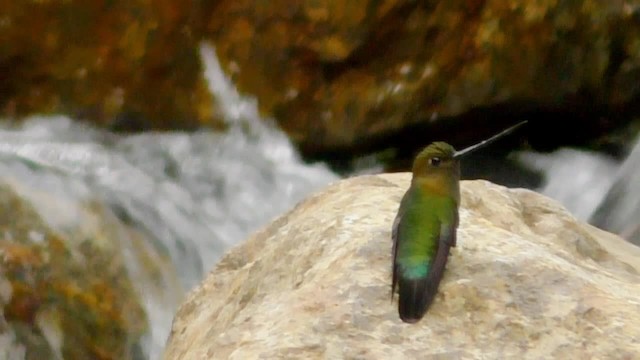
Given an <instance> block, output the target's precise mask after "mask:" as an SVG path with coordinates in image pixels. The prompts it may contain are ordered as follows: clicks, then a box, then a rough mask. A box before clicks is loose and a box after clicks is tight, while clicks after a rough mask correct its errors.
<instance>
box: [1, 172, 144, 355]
mask: <svg viewBox="0 0 640 360" xmlns="http://www.w3.org/2000/svg"><path fill="white" fill-rule="evenodd" d="M50 185H51V186H52V187H55V184H53V183H50ZM36 206H37V207H38V208H36ZM103 211H104V208H103V207H102V206H100V205H99V204H96V203H85V204H82V205H77V206H76V205H75V204H71V203H70V202H68V201H67V200H65V199H60V198H57V197H56V195H54V194H53V193H52V192H47V191H44V190H42V189H41V190H38V189H34V188H32V187H29V185H25V184H24V183H22V184H20V183H16V182H15V181H12V180H11V179H10V178H8V177H7V176H6V175H5V176H4V177H3V179H2V180H1V181H0V259H1V261H0V309H1V310H2V311H0V344H4V345H6V347H5V346H0V348H1V350H0V357H2V358H12V357H11V356H14V355H16V354H25V355H26V358H27V359H54V358H59V359H62V358H64V359H133V358H140V355H141V354H142V351H143V349H142V345H141V344H142V341H143V339H142V336H143V334H145V332H146V331H147V330H148V329H147V316H146V314H145V310H144V308H143V305H142V304H141V301H140V298H139V296H138V294H137V293H136V291H135V288H134V284H133V283H132V279H131V277H130V274H129V272H128V269H127V267H126V266H125V258H124V255H123V251H122V249H121V247H122V246H126V245H123V243H122V242H121V241H125V239H127V238H128V237H127V230H126V229H125V228H123V226H122V225H120V224H118V223H117V221H115V220H114V219H112V218H110V216H109V214H108V213H106V214H105V213H103ZM44 214H47V215H46V216H44ZM72 224H73V225H72ZM129 231H130V230H129ZM127 241H128V240H127ZM130 255H131V253H130ZM130 255H129V256H130ZM3 356H5V357H3Z"/></svg>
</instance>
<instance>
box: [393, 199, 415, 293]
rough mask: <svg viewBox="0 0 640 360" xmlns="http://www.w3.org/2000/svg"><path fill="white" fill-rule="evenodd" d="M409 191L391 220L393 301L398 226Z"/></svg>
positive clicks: (396, 277)
mask: <svg viewBox="0 0 640 360" xmlns="http://www.w3.org/2000/svg"><path fill="white" fill-rule="evenodd" d="M409 191H411V189H409V190H407V192H406V193H405V194H404V196H403V197H402V200H401V201H400V206H399V207H398V214H397V215H396V218H395V220H393V227H392V228H391V240H393V248H392V250H391V253H392V254H393V264H392V270H391V272H392V278H391V300H392V301H393V295H394V294H395V292H396V285H398V266H397V264H396V256H397V255H398V233H399V231H400V230H399V228H400V226H399V225H400V221H402V216H404V211H405V209H406V205H405V203H406V202H407V201H408V200H407V199H408V198H409Z"/></svg>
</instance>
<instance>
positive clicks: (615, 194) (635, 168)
mask: <svg viewBox="0 0 640 360" xmlns="http://www.w3.org/2000/svg"><path fill="white" fill-rule="evenodd" d="M638 184H640V137H639V138H638V139H637V140H636V144H635V146H634V148H633V150H632V151H631V153H630V154H629V156H628V157H627V158H626V159H625V160H624V162H623V163H622V165H621V166H620V169H619V170H618V171H617V172H616V174H615V183H614V184H613V186H611V189H610V190H609V191H608V193H607V196H606V197H605V198H604V200H603V201H602V202H601V203H600V205H599V206H598V209H597V210H596V212H595V213H594V214H593V216H592V217H591V219H590V220H589V221H590V222H591V223H592V224H594V225H596V226H599V227H601V228H603V229H605V230H608V231H611V232H614V233H617V234H619V235H621V236H622V237H624V238H625V239H627V240H629V241H631V242H633V243H634V244H636V245H639V246H640V186H638Z"/></svg>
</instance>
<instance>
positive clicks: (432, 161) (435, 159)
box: [429, 157, 442, 167]
mask: <svg viewBox="0 0 640 360" xmlns="http://www.w3.org/2000/svg"><path fill="white" fill-rule="evenodd" d="M441 162H442V160H441V159H440V158H439V157H432V158H431V159H429V164H430V165H431V166H435V167H438V166H440V163H441Z"/></svg>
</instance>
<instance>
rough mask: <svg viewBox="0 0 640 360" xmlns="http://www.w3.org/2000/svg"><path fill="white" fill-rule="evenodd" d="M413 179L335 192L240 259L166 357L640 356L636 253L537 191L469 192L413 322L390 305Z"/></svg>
mask: <svg viewBox="0 0 640 360" xmlns="http://www.w3.org/2000/svg"><path fill="white" fill-rule="evenodd" d="M409 178H410V176H409V175H408V174H396V175H379V176H366V177H359V178H353V179H348V180H344V181H340V182H338V183H335V184H334V185H332V186H330V187H329V188H327V189H326V190H325V191H324V192H322V193H319V194H317V195H315V196H312V197H310V198H308V199H307V200H306V201H304V202H302V203H301V204H299V205H298V206H297V207H296V208H295V209H293V210H292V211H291V212H289V213H288V214H286V215H284V216H283V217H281V218H279V219H278V220H276V221H274V222H273V223H272V224H271V225H270V226H268V227H266V228H265V229H264V230H262V231H260V232H258V233H257V234H255V235H254V236H252V237H251V238H250V239H248V241H246V242H245V243H243V244H242V245H240V246H238V247H236V248H235V249H233V250H232V251H230V252H229V253H228V254H227V255H226V256H225V257H224V258H223V260H222V261H220V263H219V264H218V265H217V266H216V268H215V269H214V270H213V271H212V272H211V273H210V275H209V276H208V277H207V278H206V279H205V280H204V281H203V283H202V284H201V285H200V286H199V287H197V288H196V289H195V290H194V291H192V292H191V294H190V295H189V296H188V298H187V299H186V301H185V302H184V303H183V305H182V306H181V308H180V310H179V311H178V313H177V315H176V317H175V319H174V324H173V329H172V333H171V336H170V338H169V341H168V346H167V348H166V352H165V358H166V359H204V358H212V359H213V358H215V359H226V358H232V359H256V358H265V359H278V358H288V359H292V358H300V359H311V358H328V359H337V358H368V359H412V358H426V357H429V356H436V355H438V356H445V357H452V358H460V357H463V358H472V357H481V356H484V357H487V358H509V357H511V358H535V359H538V358H551V357H554V358H576V359H577V358H590V357H594V358H610V357H616V358H629V359H631V358H638V357H640V326H638V324H639V323H640V275H639V274H640V273H639V271H640V249H638V248H637V247H635V246H633V245H632V244H629V243H628V242H625V241H624V240H622V239H620V238H618V237H616V236H615V235H612V234H609V233H606V232H604V231H601V230H599V229H596V228H594V227H592V226H589V225H587V224H584V223H580V222H578V221H576V220H575V219H574V218H573V217H572V216H571V215H570V214H569V213H568V212H567V211H566V210H564V209H563V208H562V207H561V206H560V205H559V204H558V203H557V202H555V201H553V200H550V199H548V198H546V197H544V196H542V195H539V194H537V193H535V192H532V191H528V190H522V189H507V188H504V187H500V186H497V185H493V184H491V183H489V182H485V181H465V182H463V183H462V205H461V209H460V228H459V230H458V246H457V247H456V248H455V249H454V250H453V252H452V254H451V256H450V258H449V262H448V264H447V270H446V272H445V276H444V279H443V282H442V284H441V285H440V289H439V294H438V296H437V297H436V300H435V302H434V304H433V306H432V307H431V309H430V310H429V312H428V313H427V314H426V316H425V317H424V318H423V319H422V321H420V322H419V323H417V324H414V325H409V324H405V323H403V322H401V321H400V319H399V318H398V314H397V306H396V303H395V302H391V300H390V290H391V240H390V229H391V224H392V221H393V218H394V216H395V213H396V211H397V207H398V203H399V200H400V198H401V196H402V194H403V193H404V191H405V190H406V188H407V186H408V185H409Z"/></svg>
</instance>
